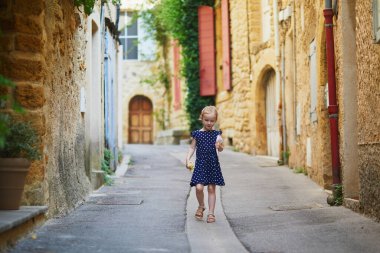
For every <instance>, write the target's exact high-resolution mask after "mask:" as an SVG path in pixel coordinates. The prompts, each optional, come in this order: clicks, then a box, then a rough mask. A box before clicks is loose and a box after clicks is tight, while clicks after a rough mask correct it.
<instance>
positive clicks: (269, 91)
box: [264, 69, 280, 157]
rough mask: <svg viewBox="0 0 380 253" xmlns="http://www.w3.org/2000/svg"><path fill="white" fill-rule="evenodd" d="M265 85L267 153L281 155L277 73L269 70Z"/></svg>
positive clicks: (275, 155)
mask: <svg viewBox="0 0 380 253" xmlns="http://www.w3.org/2000/svg"><path fill="white" fill-rule="evenodd" d="M264 87H265V121H266V130H267V136H266V137H267V155H268V156H274V157H279V155H280V152H279V151H280V133H279V127H278V116H277V102H276V74H275V72H274V70H273V69H271V70H269V71H268V72H267V73H266V74H265V77H264Z"/></svg>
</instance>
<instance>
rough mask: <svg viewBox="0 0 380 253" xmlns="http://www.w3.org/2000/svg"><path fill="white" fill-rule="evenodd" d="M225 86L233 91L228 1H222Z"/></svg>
mask: <svg viewBox="0 0 380 253" xmlns="http://www.w3.org/2000/svg"><path fill="white" fill-rule="evenodd" d="M222 44H223V85H224V89H226V90H231V64H230V62H231V57H230V15H229V9H228V0H222Z"/></svg>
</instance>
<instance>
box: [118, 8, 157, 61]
mask: <svg viewBox="0 0 380 253" xmlns="http://www.w3.org/2000/svg"><path fill="white" fill-rule="evenodd" d="M120 27H121V28H122V30H121V31H120V36H119V39H120V42H121V44H122V45H123V59H124V60H139V61H153V60H155V58H156V50H157V47H156V43H155V41H154V39H153V38H152V34H151V33H150V32H148V30H147V24H145V23H144V22H143V19H141V18H138V15H137V12H124V13H123V14H122V17H121V19H120Z"/></svg>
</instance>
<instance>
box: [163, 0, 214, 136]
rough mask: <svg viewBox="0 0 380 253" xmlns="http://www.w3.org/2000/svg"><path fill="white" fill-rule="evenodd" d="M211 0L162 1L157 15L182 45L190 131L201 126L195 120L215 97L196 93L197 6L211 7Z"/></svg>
mask: <svg viewBox="0 0 380 253" xmlns="http://www.w3.org/2000/svg"><path fill="white" fill-rule="evenodd" d="M213 4H214V1H213V0H161V2H160V3H159V4H157V5H156V7H155V8H157V10H158V11H157V13H156V15H157V16H156V18H157V19H158V20H159V22H160V24H161V26H162V27H163V28H164V30H165V31H166V32H167V33H168V34H169V35H170V36H172V37H173V38H174V39H176V40H178V42H179V44H180V45H181V47H182V68H181V70H182V75H183V76H184V78H185V80H186V84H187V97H186V100H185V107H186V112H187V115H188V119H189V124H190V130H191V131H193V130H195V129H199V128H201V127H202V125H201V122H200V121H199V120H198V118H199V114H200V112H201V110H202V109H203V107H205V106H207V105H214V104H215V99H214V97H200V95H199V49H198V6H200V5H208V6H213Z"/></svg>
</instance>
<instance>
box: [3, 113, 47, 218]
mask: <svg viewBox="0 0 380 253" xmlns="http://www.w3.org/2000/svg"><path fill="white" fill-rule="evenodd" d="M0 116H1V118H2V123H3V127H4V129H6V134H5V135H4V138H3V145H1V146H0V209H1V210H15V209H16V210H17V209H19V207H20V202H21V197H22V193H23V190H24V184H25V178H26V176H27V174H28V171H29V168H30V164H31V161H33V160H37V159H40V152H39V148H40V145H39V138H38V136H37V134H36V132H35V131H34V129H33V128H32V127H31V125H30V124H29V123H27V122H22V121H16V120H14V119H12V118H11V117H10V116H8V115H6V114H1V115H0Z"/></svg>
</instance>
